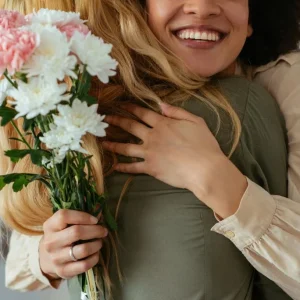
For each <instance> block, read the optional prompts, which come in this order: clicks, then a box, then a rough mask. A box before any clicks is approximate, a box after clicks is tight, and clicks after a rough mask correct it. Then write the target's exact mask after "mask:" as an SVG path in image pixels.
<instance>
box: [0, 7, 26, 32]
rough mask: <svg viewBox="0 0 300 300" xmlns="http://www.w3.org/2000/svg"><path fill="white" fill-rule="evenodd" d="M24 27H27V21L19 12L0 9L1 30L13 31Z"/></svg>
mask: <svg viewBox="0 0 300 300" xmlns="http://www.w3.org/2000/svg"><path fill="white" fill-rule="evenodd" d="M23 25H26V20H25V17H24V16H23V15H21V14H20V13H19V12H17V11H12V10H4V9H0V28H3V29H11V28H17V27H21V26H23Z"/></svg>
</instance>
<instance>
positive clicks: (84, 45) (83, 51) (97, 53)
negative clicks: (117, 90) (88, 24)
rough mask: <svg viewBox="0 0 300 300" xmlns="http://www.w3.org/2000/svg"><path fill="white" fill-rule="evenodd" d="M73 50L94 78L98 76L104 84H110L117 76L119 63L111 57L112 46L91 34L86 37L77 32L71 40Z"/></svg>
mask: <svg viewBox="0 0 300 300" xmlns="http://www.w3.org/2000/svg"><path fill="white" fill-rule="evenodd" d="M71 49H72V52H73V53H74V54H76V55H77V56H78V58H79V60H80V61H81V62H82V64H84V65H86V66H87V71H88V73H89V74H90V75H92V76H97V77H98V78H99V80H100V81H102V82H103V83H108V81H109V77H110V76H114V75H115V74H116V72H115V70H116V68H117V65H118V63H117V61H116V60H115V59H113V58H112V57H111V56H110V52H111V49H112V45H110V44H105V43H104V41H103V40H102V39H101V38H99V37H96V36H95V35H93V34H91V33H89V34H88V35H86V36H85V35H84V34H82V33H80V32H75V34H74V35H73V37H72V39H71Z"/></svg>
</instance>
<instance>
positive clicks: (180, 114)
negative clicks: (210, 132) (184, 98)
mask: <svg viewBox="0 0 300 300" xmlns="http://www.w3.org/2000/svg"><path fill="white" fill-rule="evenodd" d="M160 107H161V111H162V113H163V115H164V116H166V117H168V118H171V119H175V120H186V121H192V122H195V121H196V120H197V118H198V117H197V116H195V115H193V114H191V113H190V112H188V111H186V110H185V109H183V108H181V107H177V106H173V105H170V104H167V103H163V102H161V103H160Z"/></svg>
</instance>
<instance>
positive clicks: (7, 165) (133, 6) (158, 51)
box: [0, 0, 241, 285]
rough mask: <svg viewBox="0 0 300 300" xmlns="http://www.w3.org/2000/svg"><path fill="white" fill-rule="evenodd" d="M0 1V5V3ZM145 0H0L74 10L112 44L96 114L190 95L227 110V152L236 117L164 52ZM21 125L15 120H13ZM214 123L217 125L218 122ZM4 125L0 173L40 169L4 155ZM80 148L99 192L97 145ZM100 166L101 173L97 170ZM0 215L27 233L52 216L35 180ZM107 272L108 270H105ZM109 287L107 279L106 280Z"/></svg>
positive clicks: (8, 192)
mask: <svg viewBox="0 0 300 300" xmlns="http://www.w3.org/2000/svg"><path fill="white" fill-rule="evenodd" d="M1 2H2V3H1ZM142 2H145V1H139V0H0V5H1V4H2V7H3V8H5V9H13V10H19V11H20V12H22V13H30V12H32V11H33V10H34V9H36V10H38V9H40V8H43V7H45V8H49V9H59V10H65V11H78V12H80V13H81V17H82V18H84V19H87V20H88V25H89V27H90V28H91V30H92V31H93V33H94V34H96V35H98V36H101V37H102V38H103V39H104V40H105V41H106V42H107V43H111V44H112V45H113V46H114V47H113V53H112V55H113V57H114V58H115V59H116V60H117V61H118V62H119V72H118V75H117V76H116V77H115V78H113V80H112V82H111V84H110V85H106V86H100V85H99V84H97V83H96V81H95V84H94V90H93V93H94V94H95V95H96V96H98V97H99V99H101V101H99V105H100V109H99V110H100V111H101V113H105V114H108V113H109V114H110V113H117V114H122V111H121V109H120V108H118V107H119V105H118V104H120V102H122V101H125V99H126V101H134V102H135V103H143V104H146V105H147V106H149V107H151V108H152V109H154V110H156V111H159V105H158V103H159V102H161V101H164V102H167V103H170V104H176V103H184V102H185V101H186V100H188V99H189V98H190V97H191V96H194V97H196V98H198V99H199V101H202V102H205V103H206V104H208V105H209V106H210V107H211V108H212V109H213V110H214V111H215V112H216V113H217V114H218V111H219V109H221V110H223V111H225V112H227V113H228V114H229V115H230V117H231V120H232V124H233V128H234V131H233V132H234V135H233V141H232V145H233V146H232V151H231V153H232V152H233V151H234V149H235V148H236V146H237V144H238V141H239V136H240V132H241V126H240V121H239V118H238V117H237V115H236V113H235V111H234V110H233V108H232V107H231V106H230V104H229V103H228V102H227V100H226V99H225V97H224V96H223V95H222V93H221V92H220V91H219V90H218V89H216V88H215V87H213V85H212V84H210V83H209V82H208V80H207V79H204V78H201V77H199V76H198V75H196V74H192V73H190V72H189V71H188V70H185V69H183V68H182V64H183V62H181V61H180V60H179V59H178V58H177V57H175V55H173V54H172V53H170V51H169V50H168V49H166V48H165V47H164V46H163V45H162V44H161V43H160V42H159V40H158V39H157V38H156V37H155V35H154V34H153V33H152V31H151V30H150V28H149V27H148V25H147V20H146V10H145V7H144V3H142ZM19 125H20V126H21V124H19ZM219 126H220V124H219ZM13 136H15V134H14V130H13V128H12V127H10V126H6V127H5V128H3V127H1V128H0V140H1V144H0V161H1V164H0V174H6V173H11V172H16V173H18V172H23V171H24V170H26V172H30V173H31V172H32V173H40V172H41V170H40V169H38V168H37V167H35V166H33V165H32V163H31V161H30V160H29V159H23V160H22V161H21V162H19V163H18V164H13V163H11V162H10V161H9V160H8V159H7V157H5V156H4V150H8V149H10V148H21V147H23V146H22V145H20V144H18V143H17V142H16V141H12V140H9V137H13ZM85 148H86V149H87V150H88V151H89V153H91V154H92V155H93V161H92V165H93V170H94V176H95V180H96V182H97V188H98V192H99V193H102V192H103V191H104V172H103V162H104V161H105V159H104V155H103V151H102V149H101V143H99V141H97V139H96V138H95V137H93V136H88V137H87V138H86V139H85ZM99 170H102V172H99ZM0 197H1V199H0V205H1V207H0V212H1V217H2V218H3V219H4V220H5V222H6V224H8V225H9V226H10V227H11V228H13V229H14V230H17V231H19V232H21V233H23V234H27V235H41V234H43V231H42V224H43V223H44V222H45V221H46V220H47V219H48V218H49V217H51V215H52V207H51V203H50V201H49V197H48V193H47V190H46V189H45V188H44V187H43V186H41V185H40V184H38V183H32V184H30V185H29V186H28V187H27V188H26V189H24V190H23V191H22V192H19V193H13V192H12V189H11V188H6V189H4V190H3V191H2V192H1V195H0ZM106 275H107V276H108V273H107V274H106ZM106 279H107V280H106V282H107V284H108V285H109V278H108V277H107V278H106Z"/></svg>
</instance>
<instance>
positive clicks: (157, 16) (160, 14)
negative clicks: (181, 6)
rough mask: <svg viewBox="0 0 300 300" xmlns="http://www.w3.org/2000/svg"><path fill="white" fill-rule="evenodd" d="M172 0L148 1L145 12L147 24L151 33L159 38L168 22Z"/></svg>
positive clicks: (172, 9) (171, 12)
mask: <svg viewBox="0 0 300 300" xmlns="http://www.w3.org/2000/svg"><path fill="white" fill-rule="evenodd" d="M172 1H173V0H148V1H147V12H148V24H149V27H150V28H151V30H152V31H153V33H154V34H155V35H156V36H157V37H159V36H160V35H161V34H162V33H163V32H164V31H165V28H166V26H167V24H168V22H169V21H170V19H171V17H172V14H173V11H174V4H173V5H172Z"/></svg>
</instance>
